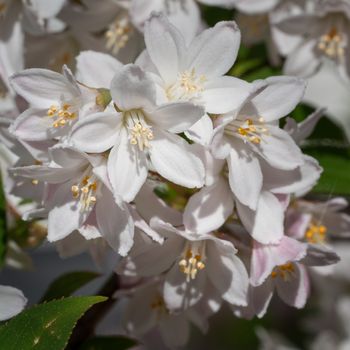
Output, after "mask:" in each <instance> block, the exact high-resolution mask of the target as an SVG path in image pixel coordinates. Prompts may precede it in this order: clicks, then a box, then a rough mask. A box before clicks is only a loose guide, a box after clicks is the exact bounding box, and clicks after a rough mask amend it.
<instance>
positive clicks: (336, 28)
mask: <svg viewBox="0 0 350 350" xmlns="http://www.w3.org/2000/svg"><path fill="white" fill-rule="evenodd" d="M349 19H350V4H349V3H348V2H346V1H342V0H337V1H330V2H327V1H324V2H319V4H318V6H316V8H315V11H314V13H312V14H308V13H303V14H301V15H296V16H290V17H289V18H287V19H285V20H282V22H280V23H278V24H276V25H277V27H278V28H279V29H280V30H282V31H284V32H286V33H287V34H292V35H298V36H299V37H302V38H303V40H302V42H301V44H300V45H299V46H298V47H297V48H296V49H295V50H294V51H293V52H291V53H290V54H289V55H288V58H287V61H286V63H285V66H284V70H285V72H286V73H287V74H291V75H298V76H304V77H306V76H310V75H313V74H314V73H315V72H316V71H317V70H318V69H319V68H320V66H321V65H322V63H323V62H324V61H325V60H330V61H333V62H334V63H335V64H336V65H338V67H339V69H340V72H341V73H343V74H345V75H347V76H349V74H350V73H349V70H350V67H349V62H350V51H349V48H348V42H349V34H348V33H349V30H350V20H349Z"/></svg>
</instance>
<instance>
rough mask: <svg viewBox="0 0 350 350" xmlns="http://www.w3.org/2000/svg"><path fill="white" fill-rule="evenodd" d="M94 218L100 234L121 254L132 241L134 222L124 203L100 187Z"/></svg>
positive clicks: (128, 248) (126, 251) (129, 246)
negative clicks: (117, 200)
mask: <svg viewBox="0 0 350 350" xmlns="http://www.w3.org/2000/svg"><path fill="white" fill-rule="evenodd" d="M96 219H97V224H98V228H99V230H100V232H101V235H102V236H103V237H104V239H105V240H106V241H107V242H108V244H109V245H110V246H111V248H112V249H113V250H115V251H116V252H117V253H119V254H120V255H121V256H125V255H127V254H128V252H129V250H130V249H131V247H132V245H133V243H134V239H133V238H134V222H133V220H132V217H131V215H130V213H129V211H128V209H127V207H126V206H125V205H123V204H122V203H121V202H119V203H117V202H116V200H115V199H114V197H113V195H112V193H111V192H110V191H109V190H108V189H107V188H102V190H101V196H99V198H98V199H97V203H96Z"/></svg>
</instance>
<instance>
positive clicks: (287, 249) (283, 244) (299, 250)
mask: <svg viewBox="0 0 350 350" xmlns="http://www.w3.org/2000/svg"><path fill="white" fill-rule="evenodd" d="M306 249H307V245H306V244H305V243H301V242H299V241H297V240H295V239H293V238H289V237H287V236H284V237H283V238H282V239H281V241H280V243H279V244H275V245H272V244H269V245H263V244H260V243H259V242H256V241H254V245H253V250H252V257H251V265H250V278H251V283H252V285H253V286H259V285H261V284H262V283H263V282H264V281H265V280H266V279H267V278H268V277H269V276H270V274H271V272H272V271H273V269H274V268H275V267H276V266H279V265H284V264H286V263H287V262H290V261H299V260H301V259H302V258H303V257H304V256H305V255H306Z"/></svg>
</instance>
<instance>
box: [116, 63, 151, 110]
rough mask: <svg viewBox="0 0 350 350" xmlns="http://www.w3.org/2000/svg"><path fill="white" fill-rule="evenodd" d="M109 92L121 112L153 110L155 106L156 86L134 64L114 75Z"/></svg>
mask: <svg viewBox="0 0 350 350" xmlns="http://www.w3.org/2000/svg"><path fill="white" fill-rule="evenodd" d="M110 92H111V96H112V99H113V101H114V103H115V104H116V106H117V107H118V108H119V109H120V110H122V111H129V110H133V109H139V108H141V109H148V110H153V109H154V106H155V104H156V85H155V83H154V82H153V80H152V79H151V77H150V75H149V74H147V73H146V72H144V71H143V70H142V69H141V68H140V67H138V66H136V65H134V64H128V65H126V66H124V67H123V68H122V69H120V70H119V71H118V72H116V74H115V75H114V77H113V79H112V82H111V87H110Z"/></svg>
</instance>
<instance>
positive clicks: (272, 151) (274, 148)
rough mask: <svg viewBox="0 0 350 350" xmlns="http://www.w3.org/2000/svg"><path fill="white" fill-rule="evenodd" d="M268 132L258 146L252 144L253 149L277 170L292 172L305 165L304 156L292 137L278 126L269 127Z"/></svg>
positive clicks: (262, 136)
mask: <svg viewBox="0 0 350 350" xmlns="http://www.w3.org/2000/svg"><path fill="white" fill-rule="evenodd" d="M268 130H269V131H268V134H265V135H261V142H260V143H259V144H258V145H253V144H251V146H252V148H253V149H254V150H255V151H256V152H257V153H258V154H260V155H261V157H263V158H264V159H265V160H266V161H267V162H268V163H269V164H270V165H271V166H273V167H275V168H277V169H283V170H291V169H295V168H296V167H298V166H301V165H303V163H304V158H303V154H302V152H301V150H300V148H299V147H298V146H297V144H296V143H295V142H294V140H293V139H292V138H291V136H289V134H288V133H287V132H286V131H284V130H282V129H280V128H279V127H278V126H274V125H269V126H268Z"/></svg>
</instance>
